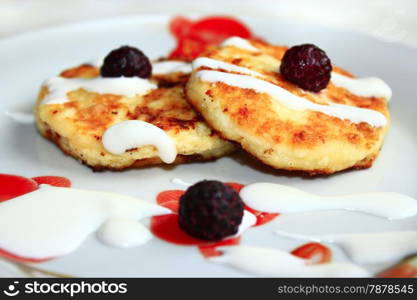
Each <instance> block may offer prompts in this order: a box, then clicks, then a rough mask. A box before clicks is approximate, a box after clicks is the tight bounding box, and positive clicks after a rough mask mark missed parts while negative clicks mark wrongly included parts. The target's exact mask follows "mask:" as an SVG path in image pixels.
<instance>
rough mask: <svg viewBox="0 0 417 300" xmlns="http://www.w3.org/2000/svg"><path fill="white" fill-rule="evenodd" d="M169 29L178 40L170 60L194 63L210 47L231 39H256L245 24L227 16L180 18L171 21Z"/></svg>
mask: <svg viewBox="0 0 417 300" xmlns="http://www.w3.org/2000/svg"><path fill="white" fill-rule="evenodd" d="M169 28H170V31H171V33H172V35H173V36H174V38H175V39H176V40H177V46H176V48H175V49H174V50H172V52H171V53H170V54H169V58H170V59H180V60H185V61H192V60H193V59H194V58H196V57H197V56H198V55H200V54H201V53H202V52H204V51H205V50H207V49H208V48H209V47H210V46H215V45H217V44H219V43H221V42H223V41H224V40H225V39H227V38H229V37H232V36H239V37H241V38H246V39H248V38H254V36H253V35H252V33H251V31H250V29H249V28H248V27H247V26H246V25H245V24H243V23H242V22H240V21H238V20H237V19H235V18H231V17H226V16H211V17H205V18H202V19H200V20H196V21H191V20H189V19H187V18H184V17H181V16H179V17H176V18H173V19H172V20H171V22H170V24H169Z"/></svg>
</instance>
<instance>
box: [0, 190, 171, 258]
mask: <svg viewBox="0 0 417 300" xmlns="http://www.w3.org/2000/svg"><path fill="white" fill-rule="evenodd" d="M168 213H170V210H168V209H166V208H164V207H161V206H159V205H156V204H152V203H149V202H146V201H143V200H140V199H137V198H134V197H131V196H126V195H120V194H115V193H105V192H98V191H97V192H96V191H87V190H79V189H72V188H62V187H53V186H49V185H41V187H40V189H38V190H36V191H33V192H31V193H28V194H25V195H22V196H19V197H16V198H14V199H11V200H8V201H5V202H2V203H0V226H1V228H3V230H1V231H0V248H1V249H4V250H6V251H9V252H11V253H13V254H15V255H18V256H22V257H30V258H46V257H56V256H62V255H64V254H68V253H70V252H72V251H74V250H75V249H76V248H78V246H80V244H81V243H82V242H83V241H84V239H85V238H86V237H87V236H88V235H90V234H91V233H93V232H95V231H96V230H98V229H99V228H101V227H102V226H103V224H104V227H103V228H101V230H100V233H99V237H100V238H101V239H102V240H103V241H104V242H106V243H108V244H111V245H113V246H118V247H130V246H136V245H141V244H144V243H146V241H148V240H149V238H150V233H149V231H148V230H147V229H146V228H145V227H143V225H141V224H140V223H139V222H138V220H140V219H142V218H145V217H149V216H154V215H164V214H168Z"/></svg>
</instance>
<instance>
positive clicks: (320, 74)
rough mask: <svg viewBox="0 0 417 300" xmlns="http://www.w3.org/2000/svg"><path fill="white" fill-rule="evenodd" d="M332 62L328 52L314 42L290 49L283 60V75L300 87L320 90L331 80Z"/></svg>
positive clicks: (281, 67) (281, 69) (281, 70)
mask: <svg viewBox="0 0 417 300" xmlns="http://www.w3.org/2000/svg"><path fill="white" fill-rule="evenodd" d="M331 71H332V64H331V61H330V59H329V58H328V57H327V55H326V52H324V51H323V50H321V49H320V48H318V47H317V46H315V45H312V44H303V45H299V46H294V47H291V48H290V49H288V50H287V51H286V52H285V54H284V57H283V58H282V61H281V66H280V73H281V74H282V76H283V77H284V78H285V79H286V80H288V81H290V82H292V83H295V84H296V85H298V86H299V87H301V88H303V89H305V90H308V91H312V92H319V91H320V90H322V89H324V88H325V87H326V86H327V84H328V83H329V81H330V73H331Z"/></svg>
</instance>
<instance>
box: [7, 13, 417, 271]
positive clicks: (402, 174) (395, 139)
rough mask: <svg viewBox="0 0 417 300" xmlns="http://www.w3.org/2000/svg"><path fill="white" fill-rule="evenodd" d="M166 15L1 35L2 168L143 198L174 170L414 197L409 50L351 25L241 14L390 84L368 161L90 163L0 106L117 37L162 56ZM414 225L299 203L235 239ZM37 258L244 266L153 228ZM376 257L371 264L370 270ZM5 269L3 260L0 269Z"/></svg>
mask: <svg viewBox="0 0 417 300" xmlns="http://www.w3.org/2000/svg"><path fill="white" fill-rule="evenodd" d="M169 19H170V17H169V16H147V17H143V16H142V17H130V18H121V19H111V20H104V21H94V22H88V23H80V24H74V25H67V26H63V27H58V28H54V29H48V30H44V31H39V32H34V33H30V34H25V35H22V36H17V37H14V38H9V39H6V40H2V41H0V91H1V97H0V115H1V117H0V128H1V129H0V141H1V144H0V172H2V173H15V174H20V175H24V176H28V177H31V176H40V175H60V176H66V177H68V178H70V179H71V180H72V182H73V185H74V186H75V187H78V188H86V189H96V190H112V191H115V192H120V193H126V194H130V195H133V196H138V197H140V198H145V199H148V200H149V201H154V199H155V195H156V194H157V193H158V192H159V191H161V190H164V189H171V188H179V187H178V186H175V185H174V184H173V183H171V182H170V179H172V178H173V177H179V178H181V179H183V180H185V181H190V182H195V181H197V180H201V179H209V178H210V179H219V180H224V181H236V182H241V183H250V182H257V181H270V182H276V183H282V184H288V185H291V186H295V187H299V188H302V189H304V190H306V191H310V192H315V193H318V194H323V195H332V194H340V193H353V192H370V191H390V192H400V193H405V194H407V195H410V196H413V197H417V185H416V178H417V159H416V157H417V143H416V141H417V139H416V136H417V131H416V112H417V101H416V99H415V98H416V97H415V92H414V91H415V89H416V83H415V80H416V78H417V51H416V50H414V49H411V48H407V47H405V46H401V45H398V44H390V43H386V42H381V41H378V40H375V39H372V38H369V37H367V36H363V35H360V34H356V33H351V32H345V31H340V30H334V29H327V28H322V27H318V26H312V25H309V24H297V23H296V22H287V21H283V20H273V19H272V20H271V19H261V18H249V17H247V18H244V17H242V19H243V20H244V21H245V22H247V23H248V24H249V26H250V27H251V28H252V29H253V31H254V32H255V33H256V34H257V35H259V36H262V37H264V38H266V39H267V40H268V41H270V42H272V43H277V44H289V45H292V44H296V43H302V42H312V43H315V44H317V45H319V46H320V47H321V48H323V49H325V50H326V52H327V53H328V55H329V56H330V58H331V59H332V62H334V63H335V64H337V65H340V66H342V67H345V68H346V69H348V70H350V71H351V72H353V73H354V74H357V75H359V76H368V75H375V76H379V77H381V78H383V79H384V80H385V81H387V82H388V83H389V84H390V86H391V87H392V89H393V94H394V96H393V99H392V102H391V104H390V109H391V112H392V127H391V129H390V131H389V134H388V137H387V139H386V143H385V146H384V147H383V149H382V152H381V154H380V157H379V158H378V159H377V160H376V162H375V163H374V166H373V167H372V168H370V169H368V170H362V171H347V172H342V173H339V174H336V175H334V176H330V177H317V178H301V177H298V176H292V175H290V174H288V173H282V172H279V171H274V170H272V169H270V168H267V167H264V166H262V165H261V164H259V163H257V162H255V161H252V160H251V159H248V158H247V157H246V156H245V155H242V154H240V155H235V156H234V157H226V158H222V159H219V160H218V161H216V162H208V163H193V164H187V165H180V166H176V167H152V168H147V169H142V170H131V171H127V172H103V173H93V172H92V171H91V170H90V169H89V168H87V167H85V166H83V165H81V164H79V163H78V162H77V161H75V160H74V159H73V158H71V157H68V156H65V155H64V154H63V153H62V152H61V151H60V150H58V148H56V147H55V146H54V145H52V144H51V143H50V142H48V141H47V140H45V139H43V138H42V137H40V135H39V134H38V133H37V131H36V130H35V128H34V126H32V125H30V124H29V125H24V124H20V123H17V122H15V121H13V120H12V119H10V118H9V117H7V116H6V115H5V111H30V110H31V108H32V107H33V103H34V99H35V97H36V94H37V92H38V88H39V86H40V84H41V83H42V81H43V80H44V79H45V78H48V77H51V76H53V75H55V74H57V73H59V72H60V71H61V70H63V69H64V68H67V67H71V66H75V65H77V64H79V63H82V62H87V61H91V60H94V59H96V58H100V57H103V56H105V55H106V54H107V53H108V52H109V50H111V49H113V48H116V47H118V46H120V45H125V44H128V45H133V46H137V47H139V48H141V49H142V50H143V51H144V52H145V53H146V54H148V55H149V56H151V57H152V58H156V57H159V56H163V55H164V54H166V53H167V52H168V51H169V50H170V49H172V48H173V46H174V41H173V39H172V37H171V36H170V34H169V32H168V29H167V23H168V21H169ZM39 222H42V220H39ZM416 228H417V218H410V219H406V220H402V221H395V222H389V221H386V220H383V219H380V218H376V217H371V216H367V215H362V214H357V213H350V212H325V213H305V214H298V215H291V216H289V215H286V216H280V217H279V218H277V219H276V221H274V222H272V223H270V224H268V225H266V226H263V227H259V228H255V229H252V230H250V231H249V232H247V233H246V234H244V237H243V243H244V244H252V245H267V246H271V247H277V248H281V249H286V250H291V249H293V248H294V247H296V246H298V245H300V243H299V242H294V241H289V240H286V239H280V238H278V237H276V236H275V235H274V234H273V229H285V230H289V231H292V232H297V233H336V232H341V233H343V232H366V231H382V230H401V229H416ZM1 230H7V229H6V228H2V229H1ZM332 249H333V250H334V259H335V260H340V261H343V260H347V258H346V257H345V255H344V254H343V253H342V252H341V251H340V250H339V249H337V248H335V247H332ZM37 267H39V268H43V269H47V270H51V271H55V272H59V273H66V274H71V275H75V276H247V274H243V273H240V272H237V271H235V270H232V269H229V268H227V267H224V266H221V265H216V264H213V263H210V262H208V261H206V260H204V259H203V257H202V256H201V255H200V254H199V252H198V251H197V249H196V248H195V247H180V246H175V245H172V244H168V243H165V242H163V241H160V240H158V239H156V238H155V239H154V240H152V241H151V242H150V243H149V244H147V245H145V246H142V247H139V248H134V249H128V250H121V249H114V248H109V247H106V246H104V245H102V244H100V243H99V242H97V240H96V239H95V237H94V236H92V237H90V238H89V239H88V240H87V241H86V242H85V243H84V244H83V245H82V247H81V248H80V249H78V251H76V252H75V253H73V254H70V255H68V256H65V257H62V258H59V259H56V260H52V261H50V262H47V263H43V264H39V265H37ZM384 267H385V266H370V268H371V269H372V270H380V269H382V268H384ZM0 268H2V267H1V266H0ZM4 272H5V270H4V268H2V272H1V274H3V273H4Z"/></svg>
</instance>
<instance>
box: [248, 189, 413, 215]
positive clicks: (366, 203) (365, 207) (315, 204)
mask: <svg viewBox="0 0 417 300" xmlns="http://www.w3.org/2000/svg"><path fill="white" fill-rule="evenodd" d="M240 196H241V198H242V200H243V202H245V204H247V205H248V206H249V207H251V208H253V209H256V210H259V211H263V212H268V213H297V212H310V211H324V210H340V209H343V210H352V211H358V212H363V213H367V214H371V215H375V216H379V217H384V218H387V219H391V220H393V219H403V218H408V217H411V216H414V215H416V214H417V200H416V199H414V198H411V197H409V196H406V195H402V194H398V193H360V194H352V195H338V196H318V195H313V194H310V193H306V192H303V191H301V190H298V189H296V188H293V187H289V186H285V185H280V184H274V183H253V184H249V185H247V186H245V187H243V189H242V190H241V191H240Z"/></svg>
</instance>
